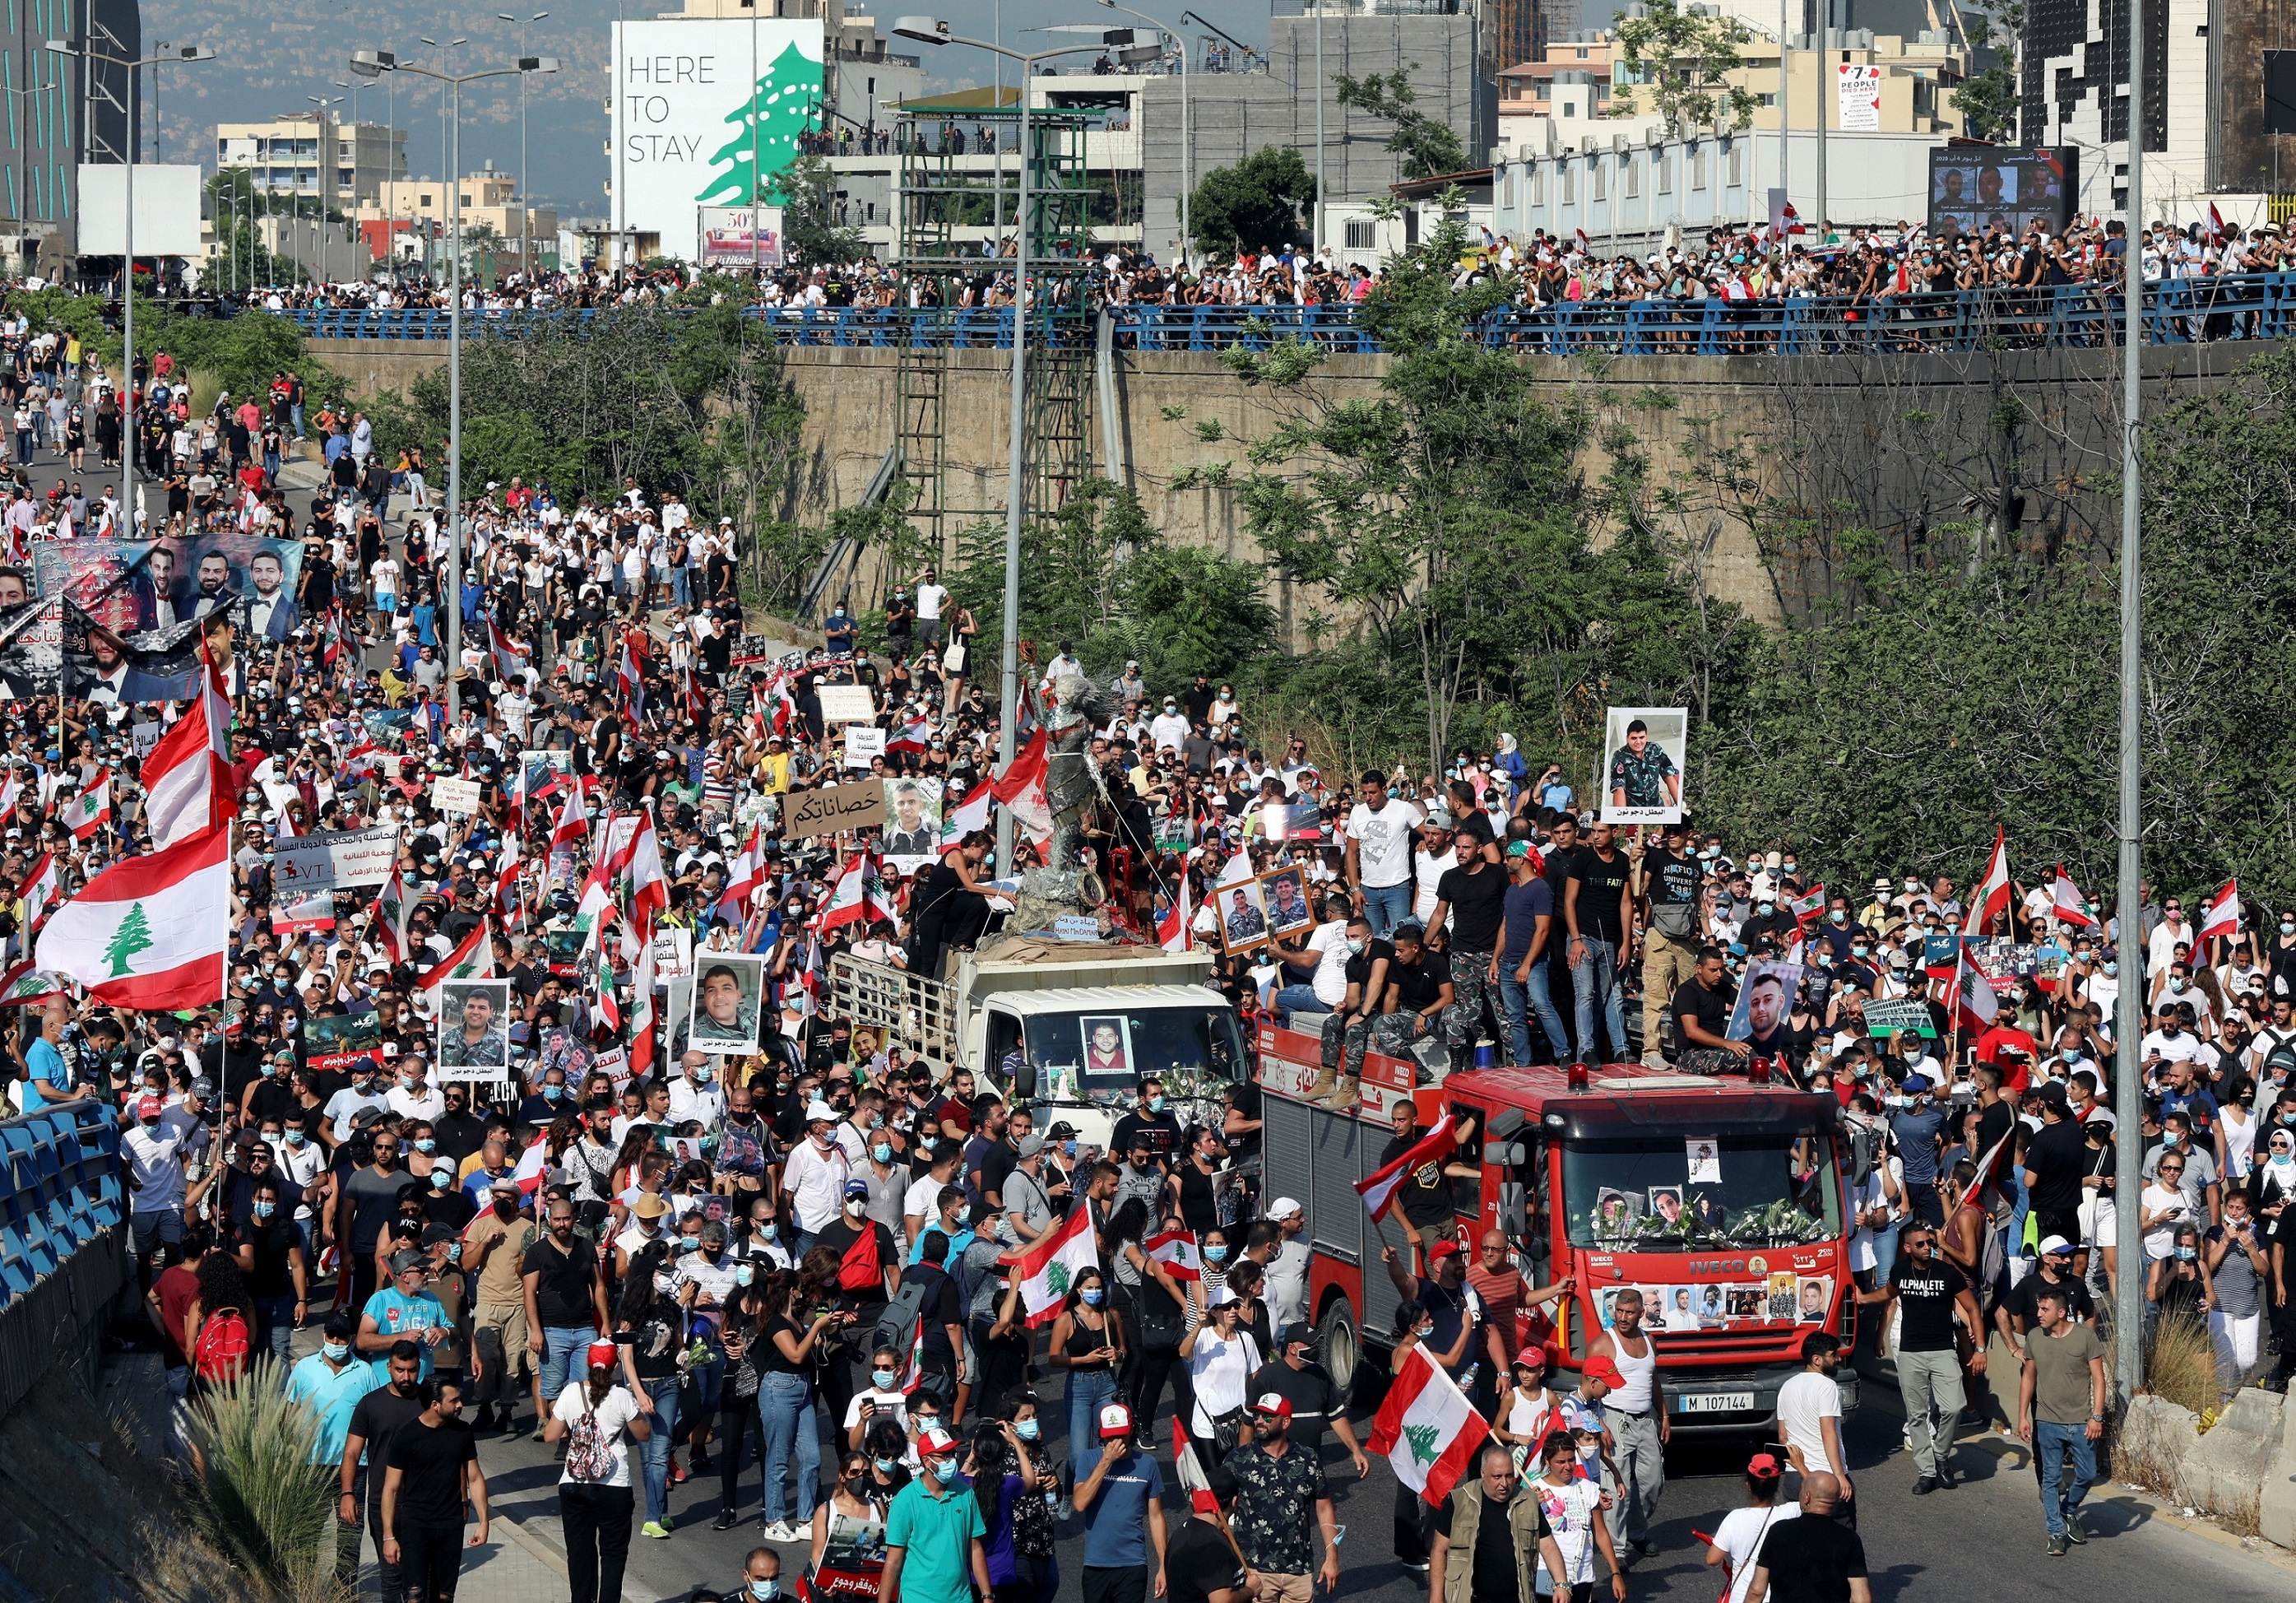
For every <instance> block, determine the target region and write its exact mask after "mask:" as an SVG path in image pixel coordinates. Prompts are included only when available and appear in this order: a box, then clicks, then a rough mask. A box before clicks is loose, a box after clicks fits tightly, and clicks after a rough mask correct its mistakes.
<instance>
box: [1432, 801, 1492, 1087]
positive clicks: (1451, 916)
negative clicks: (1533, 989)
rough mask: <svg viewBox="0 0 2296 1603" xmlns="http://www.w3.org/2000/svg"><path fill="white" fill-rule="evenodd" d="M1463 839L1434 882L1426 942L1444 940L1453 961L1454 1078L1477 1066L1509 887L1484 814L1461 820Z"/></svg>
mask: <svg viewBox="0 0 2296 1603" xmlns="http://www.w3.org/2000/svg"><path fill="white" fill-rule="evenodd" d="M1458 838H1459V850H1460V855H1459V862H1458V866H1457V867H1454V868H1447V869H1445V870H1444V872H1443V874H1442V876H1441V877H1440V878H1439V879H1438V880H1437V881H1436V882H1435V911H1434V912H1433V914H1431V916H1430V917H1429V918H1428V920H1427V938H1428V939H1429V940H1431V941H1432V940H1441V941H1444V943H1445V954H1446V955H1447V957H1448V958H1450V959H1451V988H1452V993H1453V995H1452V1002H1451V1006H1450V1007H1447V1008H1446V1009H1445V1010H1444V1014H1443V1033H1444V1039H1445V1040H1446V1041H1447V1043H1448V1044H1449V1046H1450V1049H1451V1070H1452V1073H1458V1072H1459V1071H1460V1070H1462V1069H1468V1068H1472V1067H1473V1066H1474V1061H1475V1057H1474V1052H1475V1042H1476V1041H1477V1040H1479V1039H1480V1037H1481V1035H1482V1032H1483V1009H1484V1007H1485V1006H1486V1005H1488V1003H1489V1002H1490V1000H1491V993H1492V991H1494V990H1495V989H1496V988H1497V974H1495V973H1494V972H1493V971H1494V970H1495V969H1496V968H1497V958H1496V954H1497V951H1498V944H1499V923H1500V919H1501V917H1502V916H1503V915H1504V913H1505V910H1506V887H1507V882H1506V874H1505V871H1504V870H1503V869H1501V868H1500V867H1498V866H1497V864H1495V863H1493V862H1492V861H1491V860H1490V853H1489V846H1490V826H1489V825H1488V824H1487V823H1486V822H1485V821H1484V820H1483V818H1481V817H1480V815H1477V816H1475V817H1472V818H1466V819H1464V820H1462V821H1461V823H1460V826H1459V837H1458ZM1446 921H1448V926H1447V927H1446Z"/></svg>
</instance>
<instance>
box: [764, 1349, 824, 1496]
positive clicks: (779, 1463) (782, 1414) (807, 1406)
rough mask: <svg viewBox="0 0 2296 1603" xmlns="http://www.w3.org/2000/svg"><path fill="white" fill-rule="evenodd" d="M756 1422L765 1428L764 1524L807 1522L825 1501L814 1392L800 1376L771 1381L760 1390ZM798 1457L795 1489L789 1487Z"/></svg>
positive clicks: (819, 1435) (771, 1376) (777, 1377)
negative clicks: (820, 1501)
mask: <svg viewBox="0 0 2296 1603" xmlns="http://www.w3.org/2000/svg"><path fill="white" fill-rule="evenodd" d="M758 1421H759V1423H760V1424H762V1425H763V1426H765V1432H766V1436H765V1454H766V1500H765V1507H764V1508H763V1510H762V1512H763V1514H764V1516H765V1518H766V1522H767V1524H768V1525H770V1524H772V1523H773V1522H774V1521H775V1520H808V1519H811V1518H812V1517H813V1505H814V1502H815V1500H816V1499H817V1498H818V1497H819V1496H820V1495H821V1426H820V1421H819V1419H818V1418H816V1415H815V1412H814V1404H813V1386H812V1385H811V1383H810V1382H809V1381H808V1378H807V1377H805V1376H802V1375H768V1376H767V1377H765V1383H764V1384H763V1385H760V1386H758ZM792 1456H794V1459H795V1461H796V1464H797V1484H796V1485H795V1486H794V1487H792V1486H791V1484H790V1464H791V1459H792Z"/></svg>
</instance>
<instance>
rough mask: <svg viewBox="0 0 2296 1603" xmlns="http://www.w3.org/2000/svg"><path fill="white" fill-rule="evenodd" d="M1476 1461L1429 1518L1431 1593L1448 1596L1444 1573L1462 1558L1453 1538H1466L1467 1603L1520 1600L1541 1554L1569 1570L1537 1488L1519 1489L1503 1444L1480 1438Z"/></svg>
mask: <svg viewBox="0 0 2296 1603" xmlns="http://www.w3.org/2000/svg"><path fill="white" fill-rule="evenodd" d="M1475 1465H1476V1469H1477V1472H1478V1473H1477V1474H1476V1476H1475V1477H1474V1478H1473V1479H1472V1480H1468V1479H1465V1478H1464V1477H1463V1478H1462V1479H1461V1480H1460V1482H1459V1484H1458V1485H1457V1486H1456V1488H1454V1489H1453V1491H1452V1492H1451V1495H1450V1496H1449V1497H1447V1498H1445V1499H1444V1500H1442V1501H1441V1502H1439V1503H1438V1504H1436V1505H1435V1508H1434V1509H1433V1511H1432V1513H1431V1517H1430V1518H1429V1520H1428V1525H1429V1527H1430V1530H1431V1536H1430V1538H1429V1541H1428V1551H1427V1563H1428V1566H1429V1567H1430V1568H1431V1570H1432V1571H1433V1573H1434V1577H1435V1582H1436V1593H1435V1595H1436V1596H1438V1597H1450V1596H1453V1595H1454V1593H1453V1590H1452V1588H1451V1585H1450V1583H1449V1576H1448V1574H1447V1573H1446V1572H1447V1571H1456V1569H1457V1568H1458V1566H1459V1564H1460V1563H1461V1558H1457V1557H1455V1556H1454V1555H1453V1554H1452V1551H1451V1545H1452V1541H1453V1539H1454V1538H1456V1539H1457V1540H1458V1541H1460V1542H1461V1543H1462V1544H1463V1545H1464V1544H1472V1546H1471V1547H1470V1548H1469V1550H1468V1552H1467V1553H1466V1554H1465V1555H1464V1563H1465V1565H1466V1569H1467V1603H1519V1599H1523V1598H1526V1597H1528V1596H1529V1591H1530V1578H1531V1572H1532V1571H1533V1570H1534V1569H1536V1568H1537V1567H1538V1564H1539V1562H1540V1561H1541V1560H1542V1559H1544V1560H1545V1562H1546V1573H1547V1574H1549V1575H1560V1574H1568V1573H1569V1567H1568V1566H1567V1565H1566V1564H1565V1562H1564V1560H1563V1558H1562V1548H1561V1547H1560V1546H1559V1545H1558V1544H1557V1543H1556V1542H1555V1540H1554V1531H1553V1530H1552V1529H1551V1528H1550V1527H1549V1526H1548V1525H1547V1523H1546V1510H1545V1508H1542V1507H1541V1506H1540V1503H1539V1500H1538V1493H1537V1492H1524V1491H1523V1490H1522V1479H1521V1476H1519V1475H1517V1474H1516V1473H1515V1467H1514V1459H1513V1456H1512V1455H1511V1454H1510V1453H1509V1452H1508V1451H1507V1447H1506V1443H1504V1442H1499V1441H1497V1440H1492V1441H1487V1442H1485V1443H1483V1445H1482V1448H1481V1450H1480V1451H1478V1452H1477V1453H1476V1454H1475ZM1575 1590H1579V1589H1574V1591H1575ZM1587 1590H1591V1589H1587Z"/></svg>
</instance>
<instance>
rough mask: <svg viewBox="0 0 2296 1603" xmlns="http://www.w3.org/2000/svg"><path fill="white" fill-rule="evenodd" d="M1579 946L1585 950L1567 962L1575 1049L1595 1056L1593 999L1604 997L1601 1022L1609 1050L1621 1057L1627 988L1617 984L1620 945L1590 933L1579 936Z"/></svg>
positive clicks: (1582, 1054) (1625, 1049) (1625, 1032)
mask: <svg viewBox="0 0 2296 1603" xmlns="http://www.w3.org/2000/svg"><path fill="white" fill-rule="evenodd" d="M1579 949H1581V950H1582V951H1584V952H1585V953H1586V956H1585V957H1583V958H1580V959H1579V961H1578V962H1576V963H1573V964H1572V965H1571V966H1570V989H1571V991H1572V993H1573V995H1572V998H1571V999H1572V1000H1573V1001H1574V1002H1576V1003H1577V1004H1578V1012H1579V1033H1578V1037H1577V1040H1578V1042H1579V1054H1580V1055H1581V1056H1585V1057H1587V1059H1588V1060H1590V1061H1591V1060H1592V1059H1593V1057H1594V1056H1595V998H1596V997H1597V996H1600V997H1601V998H1602V999H1603V1027H1604V1028H1605V1029H1606V1030H1608V1031H1609V1032H1610V1037H1611V1051H1612V1052H1613V1053H1615V1054H1616V1055H1617V1056H1620V1057H1624V1056H1626V1055H1627V1008H1626V992H1625V991H1623V990H1621V989H1620V985H1619V949H1618V948H1617V947H1615V946H1612V945H1611V943H1610V942H1609V941H1601V940H1597V939H1596V938H1595V937H1594V936H1592V935H1587V936H1582V937H1581V938H1580V941H1579Z"/></svg>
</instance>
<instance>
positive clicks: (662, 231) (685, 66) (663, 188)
mask: <svg viewBox="0 0 2296 1603" xmlns="http://www.w3.org/2000/svg"><path fill="white" fill-rule="evenodd" d="M613 62H614V69H613V78H614V81H613V93H614V110H613V145H612V153H611V157H610V158H609V160H611V163H612V169H611V171H610V172H609V174H608V175H607V177H608V182H609V183H610V184H611V186H612V190H613V197H614V209H613V225H614V231H615V233H616V234H617V235H618V236H627V235H631V234H635V235H640V236H643V235H645V234H653V235H655V236H656V237H657V238H658V239H659V240H660V249H661V251H662V252H663V253H664V254H665V255H669V256H675V257H679V258H682V259H686V260H692V259H694V258H695V257H696V256H697V255H698V254H699V253H700V251H701V226H700V225H701V208H703V207H718V206H750V205H754V204H756V203H757V201H758V200H760V199H763V200H764V201H766V202H767V204H768V205H778V204H780V203H781V202H782V201H783V195H782V193H781V192H780V190H779V189H778V188H777V187H776V186H775V178H776V177H777V176H778V175H779V174H780V173H781V172H782V171H783V169H786V168H787V167H788V166H789V165H790V163H791V162H792V161H794V160H797V158H798V155H799V140H800V138H801V136H804V135H806V134H808V133H810V132H813V131H815V130H816V129H818V128H819V127H821V123H822V100H823V95H824V89H823V84H822V24H821V22H820V21H819V19H817V18H816V19H813V20H810V21H807V20H799V19H775V20H767V19H763V18H759V19H758V20H756V21H711V20H704V19H700V18H694V19H683V18H670V19H664V20H660V21H639V22H617V23H615V24H614V29H613ZM632 243H635V242H632Z"/></svg>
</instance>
